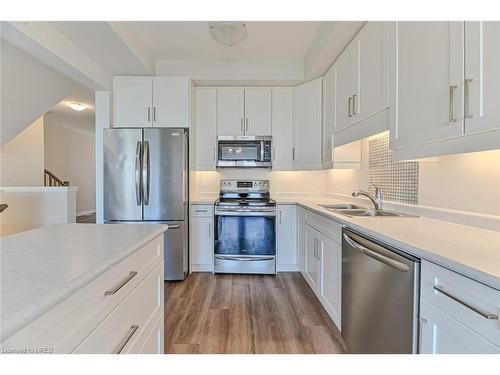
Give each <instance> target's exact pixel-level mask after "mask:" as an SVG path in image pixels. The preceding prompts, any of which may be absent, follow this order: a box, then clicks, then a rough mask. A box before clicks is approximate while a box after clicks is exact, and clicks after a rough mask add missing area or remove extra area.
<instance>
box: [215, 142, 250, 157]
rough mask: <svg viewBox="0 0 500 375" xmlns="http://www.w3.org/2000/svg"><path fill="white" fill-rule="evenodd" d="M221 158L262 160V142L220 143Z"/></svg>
mask: <svg viewBox="0 0 500 375" xmlns="http://www.w3.org/2000/svg"><path fill="white" fill-rule="evenodd" d="M219 159H220V160H227V161H231V160H234V161H238V160H252V161H258V160H260V143H248V142H245V143H221V142H220V143H219Z"/></svg>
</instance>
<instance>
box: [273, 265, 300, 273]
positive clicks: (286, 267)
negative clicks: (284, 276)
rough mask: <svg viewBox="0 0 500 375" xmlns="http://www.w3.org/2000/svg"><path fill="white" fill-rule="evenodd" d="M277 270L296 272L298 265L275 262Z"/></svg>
mask: <svg viewBox="0 0 500 375" xmlns="http://www.w3.org/2000/svg"><path fill="white" fill-rule="evenodd" d="M276 271H277V272H298V271H299V266H298V265H297V264H277V265H276Z"/></svg>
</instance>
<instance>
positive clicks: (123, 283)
mask: <svg viewBox="0 0 500 375" xmlns="http://www.w3.org/2000/svg"><path fill="white" fill-rule="evenodd" d="M136 275H137V272H135V271H132V272H130V273H129V274H128V276H127V277H126V278H124V279H123V280H122V281H120V282H119V283H118V285H117V286H115V287H114V288H113V289H110V290H106V291H105V292H104V295H105V296H112V295H113V294H115V293H116V292H118V291H119V290H120V289H121V288H122V287H123V286H124V285H125V284H126V283H128V282H129V281H130V280H132V279H133V278H134V277H135V276H136Z"/></svg>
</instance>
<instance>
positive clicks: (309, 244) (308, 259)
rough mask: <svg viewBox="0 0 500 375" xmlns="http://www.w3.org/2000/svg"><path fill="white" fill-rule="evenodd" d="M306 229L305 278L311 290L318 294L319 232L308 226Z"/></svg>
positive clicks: (306, 225)
mask: <svg viewBox="0 0 500 375" xmlns="http://www.w3.org/2000/svg"><path fill="white" fill-rule="evenodd" d="M304 228H305V232H304V234H305V239H304V240H305V246H306V247H305V267H304V268H305V272H304V277H305V279H306V280H307V282H308V283H309V286H310V287H311V289H312V290H313V291H314V292H315V293H317V292H318V284H319V263H318V231H317V230H316V229H314V228H313V227H311V226H310V225H308V224H305V225H304Z"/></svg>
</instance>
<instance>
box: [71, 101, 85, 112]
mask: <svg viewBox="0 0 500 375" xmlns="http://www.w3.org/2000/svg"><path fill="white" fill-rule="evenodd" d="M68 105H69V106H70V107H71V109H73V110H75V111H78V112H80V111H83V110H84V109H87V106H86V105H85V104H82V103H76V102H72V103H68Z"/></svg>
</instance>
